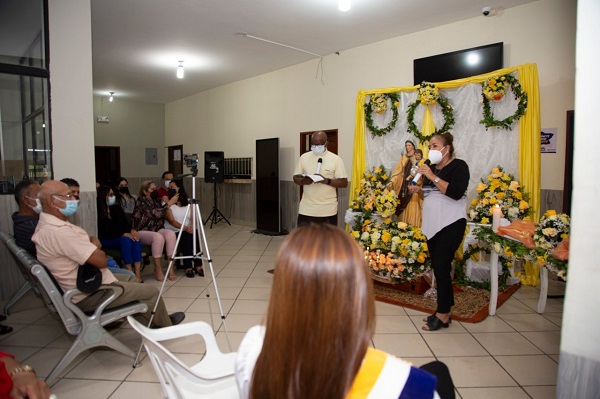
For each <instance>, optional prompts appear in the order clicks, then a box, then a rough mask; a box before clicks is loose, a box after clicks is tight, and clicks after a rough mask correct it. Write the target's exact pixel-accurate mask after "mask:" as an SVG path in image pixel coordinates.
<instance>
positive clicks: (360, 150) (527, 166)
mask: <svg viewBox="0 0 600 399" xmlns="http://www.w3.org/2000/svg"><path fill="white" fill-rule="evenodd" d="M515 71H517V73H518V78H519V82H520V83H521V86H522V87H523V91H525V92H526V93H527V98H528V104H527V111H526V112H525V115H523V117H522V118H521V119H520V122H519V135H520V136H519V180H520V181H521V184H522V186H523V188H524V190H523V191H524V192H528V193H529V195H530V200H529V204H530V206H531V207H532V215H531V218H532V219H533V221H535V222H537V221H538V220H539V213H540V203H541V192H540V190H541V155H540V154H541V138H540V134H541V118H540V93H539V82H538V72H537V65H536V64H523V65H519V66H516V67H511V68H504V69H500V70H497V71H494V72H490V73H487V74H483V75H477V76H471V77H469V78H464V79H457V80H451V81H448V82H441V83H436V84H435V85H436V87H437V88H439V89H450V88H455V87H459V86H463V85H466V84H469V83H482V82H485V80H486V79H488V78H490V77H492V76H497V75H506V74H507V73H512V72H515ZM417 88H418V86H409V87H386V88H382V89H375V90H360V91H359V92H358V95H357V96H356V125H355V130H354V154H353V158H352V177H351V179H352V180H351V181H350V195H349V201H350V203H352V201H354V199H355V197H356V189H357V188H358V187H359V182H360V179H361V177H362V175H363V173H364V172H365V169H366V159H365V138H366V134H368V132H366V131H365V130H366V126H365V110H364V104H365V99H366V97H367V96H370V95H373V94H381V93H394V92H399V91H406V92H410V91H414V90H416V89H417ZM427 111H428V110H426V112H425V117H424V120H423V126H422V128H423V133H425V132H426V131H433V130H430V129H431V127H432V126H433V120H432V117H431V112H427ZM400 117H405V116H404V115H402V116H400ZM419 147H420V148H423V147H422V145H421V144H419ZM425 156H426V154H425ZM525 270H526V271H527V276H522V277H521V280H522V281H523V283H525V284H532V285H537V284H539V278H538V276H539V269H538V266H537V265H532V264H528V265H526V267H525Z"/></svg>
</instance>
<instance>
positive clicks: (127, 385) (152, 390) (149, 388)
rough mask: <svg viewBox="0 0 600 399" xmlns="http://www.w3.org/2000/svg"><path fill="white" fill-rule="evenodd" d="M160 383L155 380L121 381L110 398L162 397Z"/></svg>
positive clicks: (148, 398) (152, 398)
mask: <svg viewBox="0 0 600 399" xmlns="http://www.w3.org/2000/svg"><path fill="white" fill-rule="evenodd" d="M162 392H163V391H162V388H161V386H160V383H158V382H155V383H151V382H129V381H125V382H124V383H122V384H121V385H120V386H119V387H118V388H117V390H116V391H115V392H114V393H113V394H112V395H111V396H110V399H131V398H145V399H154V398H156V399H162V397H163V393H162Z"/></svg>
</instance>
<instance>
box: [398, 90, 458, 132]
mask: <svg viewBox="0 0 600 399" xmlns="http://www.w3.org/2000/svg"><path fill="white" fill-rule="evenodd" d="M432 87H434V86H433V84H432V83H428V82H423V83H421V86H420V87H419V89H418V95H417V99H416V100H415V101H414V102H413V103H411V104H410V105H409V106H408V111H407V118H406V119H407V121H408V132H409V133H412V134H413V135H414V136H415V137H416V138H417V139H419V141H420V142H421V143H423V142H425V141H427V140H429V138H430V137H431V136H433V135H436V134H438V133H443V132H447V131H448V130H450V128H452V126H453V125H454V113H453V112H452V106H451V105H450V104H449V103H448V100H447V99H445V98H444V97H442V96H441V95H439V92H438V93H437V94H438V95H439V96H438V97H437V98H435V97H436V96H435V95H434V96H433V98H435V100H434V102H433V103H435V102H438V103H439V104H440V106H441V107H442V114H443V115H444V126H442V127H441V128H439V129H436V130H435V131H434V132H433V133H432V134H431V135H429V136H424V135H423V134H422V133H421V130H420V129H419V128H418V127H417V125H415V110H416V109H417V107H418V106H419V105H420V104H424V105H429V104H432V102H431V90H432V89H431V88H432ZM434 90H435V91H437V88H434ZM434 94H435V93H434Z"/></svg>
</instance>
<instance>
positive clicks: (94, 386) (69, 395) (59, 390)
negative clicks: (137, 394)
mask: <svg viewBox="0 0 600 399" xmlns="http://www.w3.org/2000/svg"><path fill="white" fill-rule="evenodd" d="M120 384H121V382H120V381H101V380H96V381H93V380H85V379H62V380H60V381H59V382H58V383H56V384H55V385H54V386H53V387H52V393H53V394H55V395H56V397H58V398H60V399H81V398H86V399H106V398H108V397H110V395H111V394H112V393H113V392H115V390H116V389H117V387H118V386H119V385H120ZM148 399H149V398H148Z"/></svg>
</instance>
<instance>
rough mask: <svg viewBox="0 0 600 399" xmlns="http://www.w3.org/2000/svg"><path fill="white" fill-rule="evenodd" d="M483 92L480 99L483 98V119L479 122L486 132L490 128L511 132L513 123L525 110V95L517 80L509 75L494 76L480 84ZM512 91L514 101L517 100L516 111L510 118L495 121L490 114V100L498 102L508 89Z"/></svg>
mask: <svg viewBox="0 0 600 399" xmlns="http://www.w3.org/2000/svg"><path fill="white" fill-rule="evenodd" d="M482 86H483V90H482V92H481V97H482V98H483V119H482V120H480V121H479V123H481V124H482V125H484V126H485V128H486V130H487V129H488V128H490V127H499V128H501V129H506V130H512V125H513V123H514V122H516V121H517V120H519V119H520V118H521V117H522V116H523V115H524V114H525V110H526V109H527V93H525V92H524V91H523V90H522V89H521V84H520V83H519V80H518V79H517V78H515V77H514V76H512V75H510V74H506V75H502V76H494V77H492V78H489V79H488V80H486V81H485V82H484V83H482ZM509 86H510V88H511V89H512V91H513V94H514V95H515V99H516V100H519V105H518V106H517V110H516V111H515V113H514V114H512V115H511V116H509V117H507V118H505V119H502V120H497V119H495V118H494V115H493V114H492V110H491V107H490V100H492V101H499V100H501V99H502V98H503V97H504V95H505V94H506V92H507V89H508V87H509Z"/></svg>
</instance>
